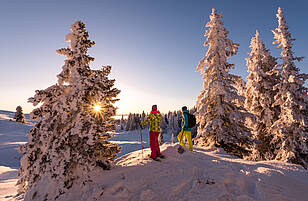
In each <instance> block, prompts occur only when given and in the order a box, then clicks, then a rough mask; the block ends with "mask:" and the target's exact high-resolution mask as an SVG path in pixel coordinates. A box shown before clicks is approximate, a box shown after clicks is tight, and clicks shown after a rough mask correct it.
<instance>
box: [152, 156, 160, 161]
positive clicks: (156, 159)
mask: <svg viewBox="0 0 308 201" xmlns="http://www.w3.org/2000/svg"><path fill="white" fill-rule="evenodd" d="M150 158H151V157H150ZM151 159H152V160H153V161H157V162H161V160H160V159H159V158H151Z"/></svg>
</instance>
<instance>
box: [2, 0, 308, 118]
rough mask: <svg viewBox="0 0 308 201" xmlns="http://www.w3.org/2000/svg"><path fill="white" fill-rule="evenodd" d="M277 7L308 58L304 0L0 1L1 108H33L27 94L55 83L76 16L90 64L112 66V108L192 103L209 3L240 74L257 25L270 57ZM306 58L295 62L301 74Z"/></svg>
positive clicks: (125, 109)
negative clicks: (235, 48) (115, 99)
mask: <svg viewBox="0 0 308 201" xmlns="http://www.w3.org/2000/svg"><path fill="white" fill-rule="evenodd" d="M278 6H280V7H282V8H283V10H284V13H285V17H286V20H287V23H288V25H289V30H290V32H291V34H292V36H293V37H295V38H296V39H297V40H296V41H295V43H294V49H293V50H294V52H295V55H296V56H305V57H307V56H308V42H307V36H308V26H307V21H308V12H307V11H308V2H307V1H304V0H292V1H291V0H249V1H247V0H232V1H231V0H215V1H214V0H212V1H207V0H202V1H201V0H191V1H189V0H152V1H150V0H138V1H137V0H112V1H111V0H108V1H107V0H106V1H104V0H101V1H98V0H97V1H93V0H89V1H84V0H82V1H78V0H74V1H73V0H72V1H64V0H63V1H55V0H53V1H42V0H38V1H32V0H27V1H22V0H18V1H17V0H2V1H1V7H0V16H1V20H0V27H1V35H0V36H1V37H0V38H1V39H0V41H1V48H0V109H2V110H11V111H15V108H16V106H17V105H21V106H22V107H23V108H24V111H25V112H26V113H28V112H30V111H31V110H32V108H33V107H32V105H31V104H29V103H27V99H28V98H29V97H32V96H33V95H34V94H35V90H37V89H45V88H47V87H49V86H51V85H53V84H55V83H56V81H57V78H56V75H57V74H58V73H59V72H60V71H61V69H62V65H63V64H64V59H65V57H63V56H60V55H58V54H57V53H56V49H59V48H62V47H67V45H68V43H66V42H65V40H64V39H65V35H66V34H67V33H69V32H70V29H69V28H70V25H71V24H72V23H73V22H75V21H76V20H81V21H83V22H84V23H85V24H86V28H87V30H88V32H89V34H90V39H91V40H94V41H95V42H96V45H95V46H94V47H93V48H91V49H90V50H89V54H90V55H91V56H92V57H94V58H95V59H96V60H95V62H93V63H92V64H91V67H92V68H93V69H97V68H99V67H100V66H101V65H106V64H110V65H112V66H113V69H112V74H111V76H110V77H111V78H115V79H116V85H117V87H118V88H119V89H120V90H121V91H122V92H121V94H120V96H119V97H120V98H121V101H120V102H119V103H118V104H117V105H118V106H119V111H118V112H119V113H128V112H142V111H143V110H145V111H146V112H148V111H149V110H150V107H151V105H152V104H158V107H159V109H160V110H161V111H162V112H167V111H168V110H176V109H180V108H181V106H182V105H188V106H189V107H192V106H193V105H194V104H195V102H196V98H197V96H198V95H199V93H200V91H201V89H202V80H201V75H200V73H199V72H195V68H196V66H197V65H198V62H199V60H200V59H201V58H202V57H203V56H204V54H205V52H206V48H205V47H203V42H204V40H205V39H204V36H203V35H204V32H205V24H206V23H207V22H208V21H209V15H210V13H211V9H212V8H216V9H217V11H218V12H219V13H222V14H223V21H224V22H225V27H226V28H227V30H228V31H229V32H230V34H229V38H230V39H232V40H233V41H234V42H236V43H239V44H240V47H239V52H238V54H237V55H236V56H234V57H233V58H232V59H231V62H233V63H235V70H234V71H233V73H235V74H238V75H241V76H243V78H246V76H247V67H246V65H245V63H246V62H245V58H246V57H247V56H248V53H249V51H250V49H249V43H250V40H251V37H252V36H253V35H254V34H255V30H256V29H258V30H259V32H260V34H261V38H262V39H263V41H264V43H265V45H266V47H267V48H269V49H270V50H271V52H272V55H273V56H279V54H280V51H279V50H278V49H276V48H275V46H274V45H272V42H273V34H272V32H271V30H272V29H274V28H276V27H277V18H276V15H275V14H276V13H277V8H278ZM307 65H308V58H306V59H305V60H304V61H303V62H300V63H297V66H298V67H299V68H300V69H301V72H305V73H308V68H307Z"/></svg>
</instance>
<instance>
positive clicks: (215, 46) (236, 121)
mask: <svg viewBox="0 0 308 201" xmlns="http://www.w3.org/2000/svg"><path fill="white" fill-rule="evenodd" d="M221 18H222V15H221V14H218V13H217V12H216V10H215V9H214V8H213V9H212V14H211V15H210V21H209V22H208V23H207V25H206V27H208V30H207V31H206V32H205V37H207V39H206V41H205V43H204V46H208V51H207V53H206V55H205V57H204V58H203V59H202V60H201V61H200V63H199V65H198V67H197V69H196V71H200V72H201V74H202V75H203V78H202V79H203V80H204V83H203V90H202V91H201V94H200V95H199V97H198V99H197V104H196V107H197V114H196V117H197V122H199V123H200V125H199V128H198V135H197V137H196V139H195V141H196V143H197V144H201V145H209V146H213V145H214V146H217V147H222V148H224V149H225V150H226V151H227V152H229V153H233V154H235V155H238V156H240V157H242V156H243V155H245V154H247V146H248V144H249V137H250V136H251V133H250V130H249V129H248V128H247V127H246V126H245V119H246V117H247V116H249V114H248V113H247V112H246V111H245V110H244V108H242V107H240V106H238V104H237V102H239V99H240V98H241V97H240V96H239V95H238V94H237V89H236V88H235V87H234V86H235V82H236V80H237V79H238V76H235V75H232V74H230V69H231V68H233V64H230V63H228V61H227V59H228V58H229V57H230V56H233V55H235V54H236V53H237V49H238V46H239V45H238V44H236V43H233V41H232V40H230V39H229V38H228V31H227V30H226V29H225V28H224V26H223V22H222V20H221Z"/></svg>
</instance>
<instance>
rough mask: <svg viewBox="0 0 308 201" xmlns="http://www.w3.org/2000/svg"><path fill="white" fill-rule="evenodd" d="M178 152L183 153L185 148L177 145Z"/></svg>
mask: <svg viewBox="0 0 308 201" xmlns="http://www.w3.org/2000/svg"><path fill="white" fill-rule="evenodd" d="M178 152H179V153H180V154H183V153H184V152H185V149H184V148H183V147H182V146H179V148H178Z"/></svg>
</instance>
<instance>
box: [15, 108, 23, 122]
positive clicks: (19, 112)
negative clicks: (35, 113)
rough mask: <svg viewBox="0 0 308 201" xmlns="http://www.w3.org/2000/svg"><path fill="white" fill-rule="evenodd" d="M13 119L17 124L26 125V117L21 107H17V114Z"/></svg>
mask: <svg viewBox="0 0 308 201" xmlns="http://www.w3.org/2000/svg"><path fill="white" fill-rule="evenodd" d="M13 119H15V121H17V122H21V123H25V120H26V117H25V115H24V113H23V111H22V107H21V106H17V107H16V112H15V115H14V118H13Z"/></svg>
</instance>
